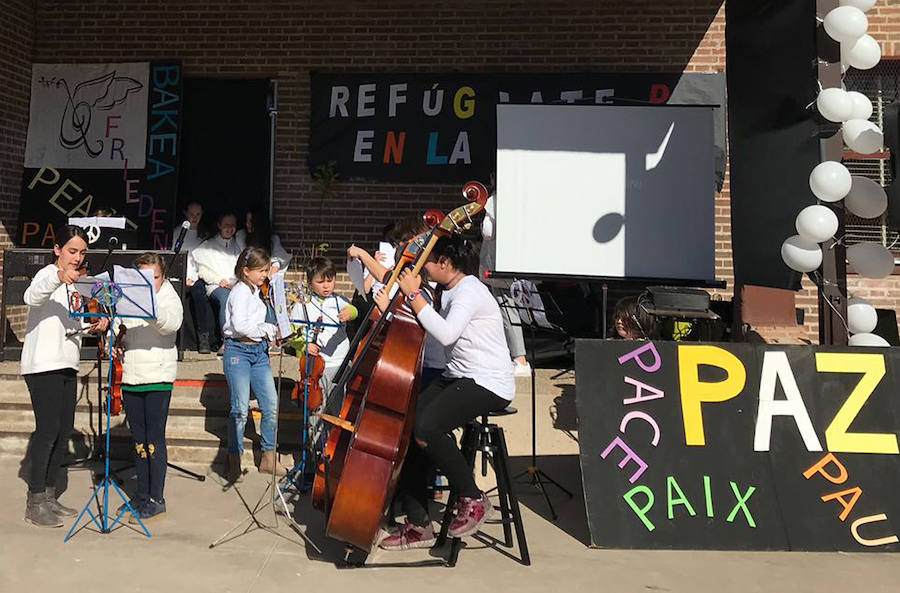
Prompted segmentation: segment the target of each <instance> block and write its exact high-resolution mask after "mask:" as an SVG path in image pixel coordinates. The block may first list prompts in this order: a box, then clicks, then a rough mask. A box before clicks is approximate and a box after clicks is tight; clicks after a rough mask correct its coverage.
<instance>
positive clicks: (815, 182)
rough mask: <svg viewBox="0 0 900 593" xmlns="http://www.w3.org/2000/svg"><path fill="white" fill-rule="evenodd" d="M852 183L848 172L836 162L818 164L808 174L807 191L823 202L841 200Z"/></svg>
mask: <svg viewBox="0 0 900 593" xmlns="http://www.w3.org/2000/svg"><path fill="white" fill-rule="evenodd" d="M852 183H853V179H852V178H851V175H850V171H848V170H847V167H845V166H844V165H842V164H841V163H839V162H837V161H825V162H823V163H819V164H818V165H816V166H815V168H814V169H813V170H812V173H810V174H809V189H811V190H812V193H813V194H815V196H816V197H817V198H819V199H820V200H822V201H823V202H837V201H838V200H842V199H843V198H844V196H846V195H847V192H849V191H850V186H851V184H852Z"/></svg>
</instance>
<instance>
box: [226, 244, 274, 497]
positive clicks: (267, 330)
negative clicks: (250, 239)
mask: <svg viewBox="0 0 900 593" xmlns="http://www.w3.org/2000/svg"><path fill="white" fill-rule="evenodd" d="M269 265H270V258H269V253H268V252H267V251H266V250H265V249H260V248H259V247H247V248H246V249H244V250H243V251H242V252H241V254H240V255H239V256H238V260H237V264H236V265H235V267H234V275H235V277H236V278H237V279H238V280H237V282H236V283H235V285H234V288H232V289H231V294H229V296H228V301H227V303H226V305H225V325H224V330H223V334H224V336H225V353H224V358H223V359H222V365H223V367H224V372H225V379H226V380H227V381H228V389H229V391H230V392H231V417H230V422H229V423H228V471H227V479H228V481H229V482H235V481H237V480H238V479H240V477H241V454H242V453H243V451H244V426H245V425H246V423H247V409H248V407H249V405H250V388H251V387H253V393H254V394H256V399H257V401H258V402H259V408H260V411H261V412H262V421H261V422H260V428H259V434H260V441H261V448H262V460H261V461H260V464H259V471H260V472H263V473H275V469H276V458H275V423H276V418H275V415H276V414H277V413H278V394H277V393H276V391H275V379H274V378H273V377H272V369H271V367H270V366H269V342H271V341H275V340H276V339H277V338H278V335H277V328H276V326H275V325H273V324H271V323H267V322H266V311H267V307H266V304H265V303H264V302H263V301H262V299H261V298H260V295H259V289H260V286H262V284H263V283H264V282H265V280H266V277H267V274H268V272H269Z"/></svg>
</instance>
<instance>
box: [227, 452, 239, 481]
mask: <svg viewBox="0 0 900 593" xmlns="http://www.w3.org/2000/svg"><path fill="white" fill-rule="evenodd" d="M225 479H226V480H228V481H229V482H231V483H234V482H240V481H241V479H242V473H241V456H240V455H237V454H235V453H229V454H228V467H227V470H226V472H225Z"/></svg>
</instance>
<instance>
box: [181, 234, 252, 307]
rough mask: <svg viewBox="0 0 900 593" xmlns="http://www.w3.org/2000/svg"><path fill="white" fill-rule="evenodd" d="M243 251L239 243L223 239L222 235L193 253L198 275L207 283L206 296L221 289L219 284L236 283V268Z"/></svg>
mask: <svg viewBox="0 0 900 593" xmlns="http://www.w3.org/2000/svg"><path fill="white" fill-rule="evenodd" d="M240 254H241V249H240V247H239V246H238V243H237V241H236V240H235V239H234V237H232V238H231V239H223V238H222V236H221V235H216V236H214V237H210V238H209V239H207V240H206V241H204V242H203V243H201V244H200V246H199V247H197V248H196V249H194V251H193V252H191V255H192V256H193V258H194V261H195V262H196V264H197V273H198V274H199V276H200V278H201V279H202V280H203V281H204V282H206V296H209V295H211V294H212V292H213V291H214V290H215V289H217V288H218V287H219V282H221V281H222V280H228V281H229V282H234V281H235V278H234V266H235V264H237V258H238V256H239V255H240Z"/></svg>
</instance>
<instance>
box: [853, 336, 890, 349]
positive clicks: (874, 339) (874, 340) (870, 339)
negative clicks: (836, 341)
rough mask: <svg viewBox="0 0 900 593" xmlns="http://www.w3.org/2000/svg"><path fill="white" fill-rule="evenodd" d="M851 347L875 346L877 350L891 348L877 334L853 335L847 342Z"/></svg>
mask: <svg viewBox="0 0 900 593" xmlns="http://www.w3.org/2000/svg"><path fill="white" fill-rule="evenodd" d="M847 343H848V344H849V345H850V346H874V347H876V348H889V347H890V344H888V341H887V340H885V339H884V338H882V337H881V336H879V335H876V334H853V335H852V336H850V339H849V340H847Z"/></svg>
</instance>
